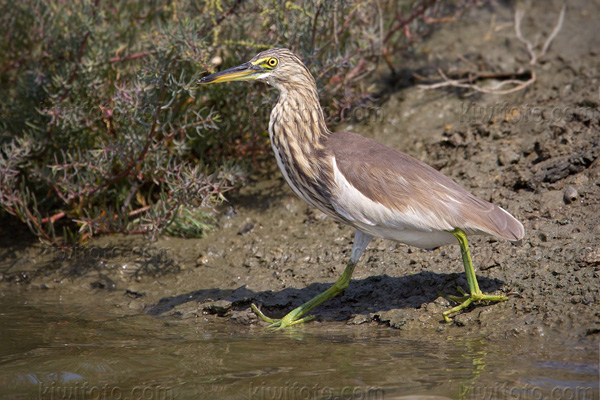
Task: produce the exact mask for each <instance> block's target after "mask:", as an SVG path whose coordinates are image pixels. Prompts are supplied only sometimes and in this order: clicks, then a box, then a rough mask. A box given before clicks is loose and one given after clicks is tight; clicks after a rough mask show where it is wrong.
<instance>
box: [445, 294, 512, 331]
mask: <svg viewBox="0 0 600 400" xmlns="http://www.w3.org/2000/svg"><path fill="white" fill-rule="evenodd" d="M457 289H458V291H459V292H460V294H462V296H460V297H458V296H449V295H446V296H444V297H446V298H448V299H450V300H452V301H455V302H457V303H459V304H458V305H457V306H456V307H454V308H452V309H450V310H448V311H444V312H443V313H442V315H443V316H444V320H445V321H446V322H450V318H449V317H448V316H449V315H450V314H454V313H456V312H459V311H460V310H462V309H465V308H467V307H469V305H471V303H473V302H474V301H475V302H476V301H506V300H508V297H506V296H494V295H489V294H483V293H481V292H478V293H471V294H467V293H466V292H465V291H464V290H462V288H460V287H458V288H457Z"/></svg>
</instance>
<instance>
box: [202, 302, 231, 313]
mask: <svg viewBox="0 0 600 400" xmlns="http://www.w3.org/2000/svg"><path fill="white" fill-rule="evenodd" d="M231 306H232V304H231V301H229V300H217V301H212V302H210V303H204V304H202V306H201V307H202V309H203V310H204V311H206V312H208V313H210V314H217V315H218V316H219V317H223V316H224V315H225V314H227V313H228V312H229V310H231Z"/></svg>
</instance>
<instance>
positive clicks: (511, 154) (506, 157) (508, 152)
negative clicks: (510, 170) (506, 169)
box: [498, 147, 521, 165]
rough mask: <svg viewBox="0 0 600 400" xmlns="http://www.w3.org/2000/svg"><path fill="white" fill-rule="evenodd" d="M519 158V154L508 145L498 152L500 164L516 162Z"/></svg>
mask: <svg viewBox="0 0 600 400" xmlns="http://www.w3.org/2000/svg"><path fill="white" fill-rule="evenodd" d="M520 159H521V155H520V154H519V153H517V152H516V151H514V150H513V149H511V148H510V147H506V148H504V149H502V150H500V153H499V154H498V163H499V164H500V165H510V164H516V163H518V162H519V160H520Z"/></svg>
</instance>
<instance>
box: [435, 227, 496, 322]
mask: <svg viewBox="0 0 600 400" xmlns="http://www.w3.org/2000/svg"><path fill="white" fill-rule="evenodd" d="M450 233H452V234H453V235H454V236H455V237H456V239H458V243H459V244H460V252H461V254H462V259H463V264H464V266H465V273H466V275H467V283H468V284H469V292H470V293H469V294H466V293H465V292H464V291H463V290H462V289H461V288H458V289H459V291H460V292H461V294H462V295H463V296H461V297H456V296H446V297H448V298H449V299H450V300H453V301H455V302H457V303H460V304H459V305H458V306H456V307H454V308H452V309H451V310H448V311H445V312H444V313H443V315H444V320H446V322H450V318H448V315H450V314H454V313H455V312H458V311H460V310H462V309H464V308H467V307H468V306H469V305H470V304H471V303H472V302H474V301H505V300H508V297H506V296H493V295H486V294H483V293H481V289H479V284H478V283H477V277H476V276H475V269H474V268H473V261H472V260H471V252H470V251H469V242H468V240H467V235H466V234H465V232H463V230H462V229H459V228H456V229H454V230H453V231H451V232H450Z"/></svg>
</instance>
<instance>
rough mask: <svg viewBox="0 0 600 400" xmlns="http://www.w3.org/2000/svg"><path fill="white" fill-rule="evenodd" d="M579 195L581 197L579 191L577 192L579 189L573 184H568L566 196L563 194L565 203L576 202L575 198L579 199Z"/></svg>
mask: <svg viewBox="0 0 600 400" xmlns="http://www.w3.org/2000/svg"><path fill="white" fill-rule="evenodd" d="M577 197H579V193H578V192H577V189H575V188H574V187H573V186H567V188H566V189H565V193H564V196H563V198H564V200H565V203H567V204H570V203H572V202H574V201H575V200H577Z"/></svg>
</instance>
